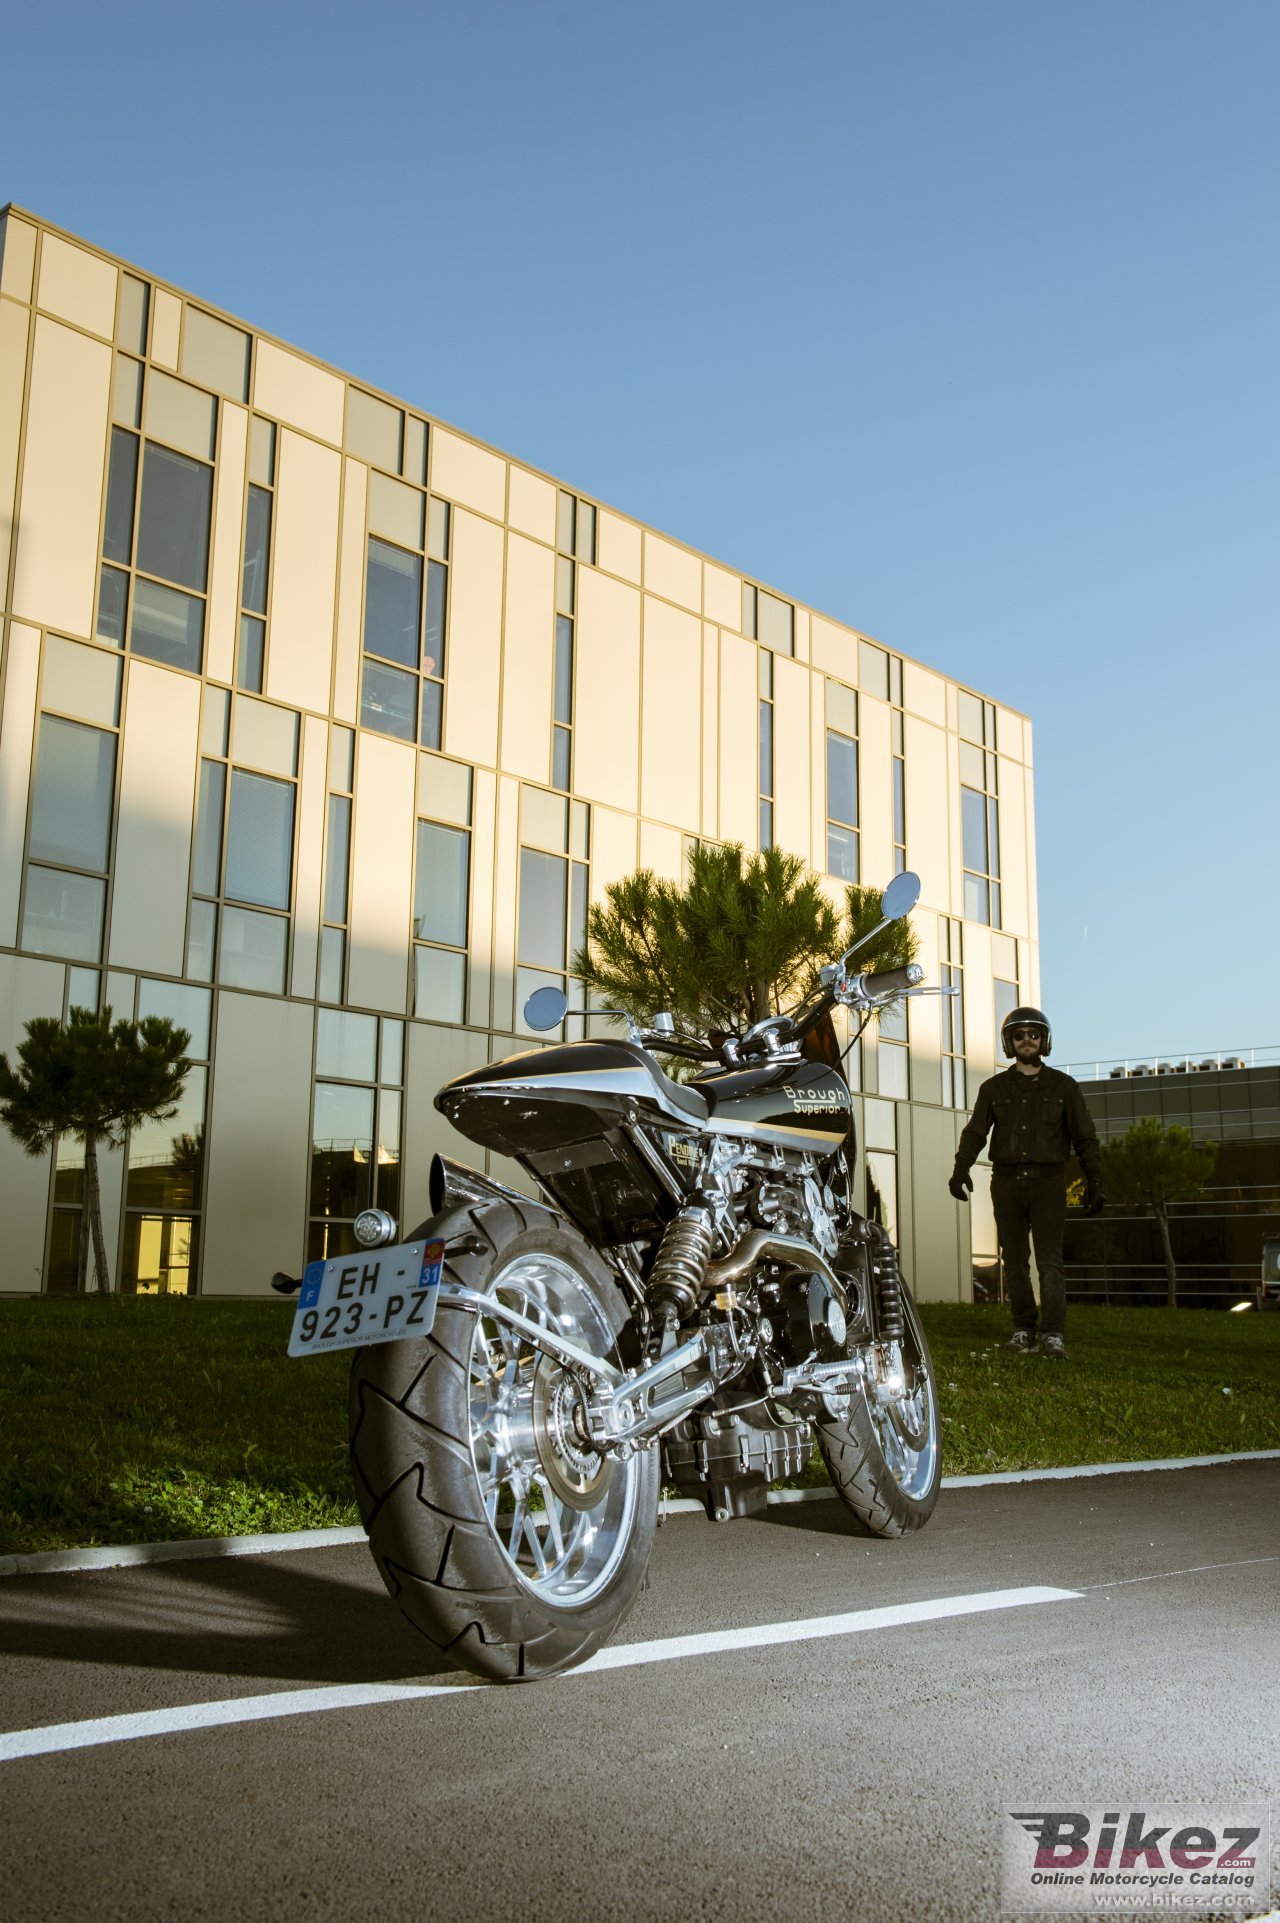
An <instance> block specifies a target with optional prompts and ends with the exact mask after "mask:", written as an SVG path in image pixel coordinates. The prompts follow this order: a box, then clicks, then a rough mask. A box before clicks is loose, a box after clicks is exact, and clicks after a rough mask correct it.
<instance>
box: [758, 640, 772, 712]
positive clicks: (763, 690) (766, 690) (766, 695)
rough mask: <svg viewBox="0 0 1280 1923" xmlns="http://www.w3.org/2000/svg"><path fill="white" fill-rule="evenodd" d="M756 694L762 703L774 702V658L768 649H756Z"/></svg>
mask: <svg viewBox="0 0 1280 1923" xmlns="http://www.w3.org/2000/svg"><path fill="white" fill-rule="evenodd" d="M756 693H757V694H758V695H759V696H760V699H761V700H762V701H772V700H773V656H772V655H771V654H770V653H769V651H768V649H767V648H757V649H756Z"/></svg>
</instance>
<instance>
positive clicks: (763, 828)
mask: <svg viewBox="0 0 1280 1923" xmlns="http://www.w3.org/2000/svg"><path fill="white" fill-rule="evenodd" d="M759 831H760V846H761V847H762V848H772V846H773V803H772V802H771V801H762V802H761V803H760V814H759Z"/></svg>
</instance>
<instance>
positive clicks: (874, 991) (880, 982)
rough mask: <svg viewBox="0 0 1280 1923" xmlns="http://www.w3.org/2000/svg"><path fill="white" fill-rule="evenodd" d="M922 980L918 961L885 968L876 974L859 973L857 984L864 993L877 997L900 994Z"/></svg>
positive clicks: (922, 973) (922, 975)
mask: <svg viewBox="0 0 1280 1923" xmlns="http://www.w3.org/2000/svg"><path fill="white" fill-rule="evenodd" d="M923 980H924V970H923V968H921V966H920V964H919V962H908V963H907V965H906V967H905V968H885V969H883V970H882V971H881V972H880V974H878V975H859V976H858V986H859V988H860V989H861V990H862V992H863V994H864V995H871V996H873V997H876V998H879V997H880V996H881V995H901V994H902V992H903V990H904V989H907V988H914V987H915V985H916V983H917V982H922V981H923Z"/></svg>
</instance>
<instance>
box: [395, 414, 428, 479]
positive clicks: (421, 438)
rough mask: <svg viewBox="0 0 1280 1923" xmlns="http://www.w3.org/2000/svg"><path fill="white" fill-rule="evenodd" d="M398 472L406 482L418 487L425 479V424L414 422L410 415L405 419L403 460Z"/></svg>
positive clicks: (423, 422)
mask: <svg viewBox="0 0 1280 1923" xmlns="http://www.w3.org/2000/svg"><path fill="white" fill-rule="evenodd" d="M400 471H401V473H402V474H403V475H404V478H405V480H406V481H413V482H414V483H415V484H416V485H417V486H418V487H421V486H422V484H423V482H424V481H425V480H426V478H427V424H426V422H425V421H415V420H414V418H413V416H412V415H408V416H406V418H405V424H404V460H403V463H402V465H401V470H400Z"/></svg>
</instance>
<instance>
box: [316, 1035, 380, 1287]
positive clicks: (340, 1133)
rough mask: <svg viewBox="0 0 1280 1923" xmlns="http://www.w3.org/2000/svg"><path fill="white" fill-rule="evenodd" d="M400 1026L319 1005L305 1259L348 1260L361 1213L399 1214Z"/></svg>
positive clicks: (354, 1244) (354, 1242) (354, 1243)
mask: <svg viewBox="0 0 1280 1923" xmlns="http://www.w3.org/2000/svg"><path fill="white" fill-rule="evenodd" d="M403 1087H404V1023H403V1022H402V1021H398V1020H392V1019H390V1018H387V1019H383V1020H379V1018H378V1017H377V1016H376V1015H360V1014H354V1013H351V1012H349V1011H347V1010H343V1009H337V1008H321V1009H319V1010H318V1011H317V1015H316V1081H315V1095H314V1107H313V1111H312V1123H311V1196H310V1224H309V1227H308V1231H307V1260H308V1262H316V1261H321V1260H328V1259H330V1258H332V1257H336V1256H340V1255H347V1254H349V1253H350V1252H351V1250H352V1249H354V1248H355V1246H356V1241H355V1236H354V1234H353V1233H352V1224H353V1223H354V1221H355V1218H356V1216H357V1215H359V1214H360V1212H361V1210H362V1209H367V1208H380V1209H386V1210H387V1212H388V1214H390V1215H393V1216H395V1217H396V1218H397V1219H398V1218H399V1214H400V1199H401V1198H400V1156H401V1135H402V1124H403V1110H404V1101H403Z"/></svg>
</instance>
